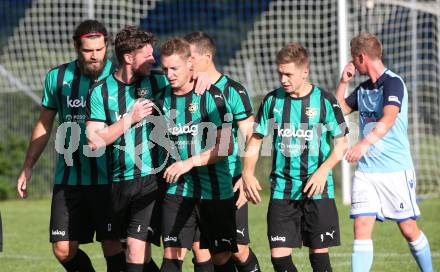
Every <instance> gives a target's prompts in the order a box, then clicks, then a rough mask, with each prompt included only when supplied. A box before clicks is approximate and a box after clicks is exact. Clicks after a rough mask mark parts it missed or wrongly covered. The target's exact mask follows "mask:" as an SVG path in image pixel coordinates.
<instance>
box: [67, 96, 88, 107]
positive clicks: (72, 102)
mask: <svg viewBox="0 0 440 272" xmlns="http://www.w3.org/2000/svg"><path fill="white" fill-rule="evenodd" d="M66 102H67V107H69V108H80V107H82V108H85V107H86V100H85V99H84V97H82V96H81V98H80V99H70V96H67V100H66Z"/></svg>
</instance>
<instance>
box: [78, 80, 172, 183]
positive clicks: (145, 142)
mask: <svg viewBox="0 0 440 272" xmlns="http://www.w3.org/2000/svg"><path fill="white" fill-rule="evenodd" d="M167 84H168V81H167V79H166V77H165V76H164V75H162V74H158V73H154V72H153V73H152V74H151V75H150V76H147V77H143V78H142V79H139V80H138V81H136V82H133V83H132V84H125V83H123V82H121V81H119V80H117V79H116V78H115V77H114V74H112V75H110V76H108V77H107V78H106V79H104V80H102V81H101V82H99V83H98V84H97V85H96V86H95V87H94V89H93V90H92V91H91V93H90V96H89V98H88V100H87V102H88V103H87V120H88V121H98V122H105V123H106V124H107V125H108V126H110V125H112V124H114V123H116V122H117V121H118V120H119V119H121V118H122V117H123V116H124V115H125V114H126V113H128V112H129V111H130V110H131V108H132V107H133V105H134V103H135V102H136V100H137V99H139V98H143V99H144V98H145V99H153V98H154V95H155V94H154V92H157V90H159V89H160V88H163V87H164V86H166V85H167ZM153 126H154V125H153V123H151V122H147V121H146V120H144V121H143V122H140V123H138V124H136V125H134V126H132V127H131V128H130V129H128V130H127V131H126V132H125V134H124V135H122V136H121V137H119V138H118V139H116V141H115V142H114V143H113V144H111V145H108V146H107V147H106V148H107V150H106V152H107V156H108V161H109V170H110V175H111V179H112V182H114V183H117V182H122V181H132V180H134V179H137V178H140V177H144V176H147V175H150V174H153V173H155V172H156V170H157V167H158V166H159V162H158V160H157V158H158V154H156V153H157V152H158V150H157V148H151V145H152V143H150V141H149V138H150V133H151V131H152V129H153ZM155 146H156V147H157V145H155Z"/></svg>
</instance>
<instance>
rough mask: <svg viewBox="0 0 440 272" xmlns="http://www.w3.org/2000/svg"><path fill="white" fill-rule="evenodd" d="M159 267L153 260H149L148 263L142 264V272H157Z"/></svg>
mask: <svg viewBox="0 0 440 272" xmlns="http://www.w3.org/2000/svg"><path fill="white" fill-rule="evenodd" d="M159 271H160V270H159V267H157V264H156V263H155V262H154V260H153V259H150V261H149V262H148V263H144V272H159Z"/></svg>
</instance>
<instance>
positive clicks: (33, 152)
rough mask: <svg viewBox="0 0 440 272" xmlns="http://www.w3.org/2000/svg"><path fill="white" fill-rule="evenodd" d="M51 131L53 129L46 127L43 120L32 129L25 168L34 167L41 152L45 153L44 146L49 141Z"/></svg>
mask: <svg viewBox="0 0 440 272" xmlns="http://www.w3.org/2000/svg"><path fill="white" fill-rule="evenodd" d="M50 133H51V131H50V129H49V128H48V127H45V126H44V125H43V124H42V123H41V122H37V124H36V125H35V127H34V130H33V131H32V136H31V140H30V142H29V147H28V149H27V152H26V159H25V161H24V164H23V168H28V169H32V167H33V166H34V164H35V163H36V162H37V161H38V158H39V157H40V155H41V153H43V151H44V148H45V147H46V145H47V142H48V141H49V138H50Z"/></svg>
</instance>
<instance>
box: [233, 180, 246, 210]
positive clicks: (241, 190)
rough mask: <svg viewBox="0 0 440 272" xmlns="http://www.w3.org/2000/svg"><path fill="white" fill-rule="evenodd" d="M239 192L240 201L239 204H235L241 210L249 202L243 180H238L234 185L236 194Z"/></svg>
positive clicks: (238, 200)
mask: <svg viewBox="0 0 440 272" xmlns="http://www.w3.org/2000/svg"><path fill="white" fill-rule="evenodd" d="M237 191H238V199H237V202H235V206H236V207H237V209H240V208H241V207H243V206H244V204H246V202H247V198H246V194H245V193H244V188H243V178H240V179H239V180H237V182H236V183H235V185H234V193H235V192H237Z"/></svg>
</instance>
